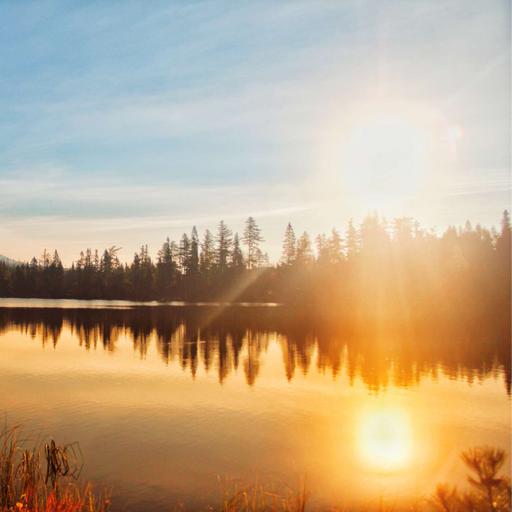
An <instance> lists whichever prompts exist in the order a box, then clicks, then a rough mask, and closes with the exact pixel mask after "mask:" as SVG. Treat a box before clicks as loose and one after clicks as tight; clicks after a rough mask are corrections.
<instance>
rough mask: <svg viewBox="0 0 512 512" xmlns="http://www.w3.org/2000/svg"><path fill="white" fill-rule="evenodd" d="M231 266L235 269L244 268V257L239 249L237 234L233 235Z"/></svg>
mask: <svg viewBox="0 0 512 512" xmlns="http://www.w3.org/2000/svg"><path fill="white" fill-rule="evenodd" d="M231 266H232V267H233V268H236V269H241V268H244V256H243V254H242V249H241V248H240V240H239V238H238V233H235V236H234V238H233V253H232V255H231Z"/></svg>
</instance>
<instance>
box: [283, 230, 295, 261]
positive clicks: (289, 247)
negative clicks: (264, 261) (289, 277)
mask: <svg viewBox="0 0 512 512" xmlns="http://www.w3.org/2000/svg"><path fill="white" fill-rule="evenodd" d="M295 245H296V240H295V232H294V231H293V227H292V225H291V223H290V222H288V225H287V226H286V231H285V232H284V240H283V251H282V256H281V262H282V263H284V264H285V265H291V264H292V263H293V262H294V261H295V256H296V246H295Z"/></svg>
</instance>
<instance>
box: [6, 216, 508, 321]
mask: <svg viewBox="0 0 512 512" xmlns="http://www.w3.org/2000/svg"><path fill="white" fill-rule="evenodd" d="M263 242H264V239H263V236H262V233H261V230H260V228H259V227H258V225H257V223H256V221H255V220H254V219H253V218H252V217H249V218H248V219H247V221H246V223H245V228H244V231H243V233H242V236H239V235H238V234H237V233H235V234H233V233H232V231H231V230H230V229H229V227H228V226H227V225H226V224H225V223H224V222H223V221H220V223H219V225H218V229H217V233H216V234H215V235H213V234H212V233H211V232H210V231H209V230H206V232H205V233H204V235H203V236H202V238H201V239H200V237H199V234H198V232H197V230H196V228H193V229H192V232H191V234H190V235H188V234H183V236H182V237H181V240H180V241H179V242H175V241H171V240H169V239H168V238H167V240H165V242H164V243H163V245H162V247H161V248H160V249H159V251H158V253H157V256H156V259H155V260H153V259H152V257H151V256H150V254H149V250H148V247H147V246H142V247H141V249H140V252H137V253H136V254H135V255H134V257H133V261H132V262H131V263H129V264H128V263H124V264H123V263H121V261H120V259H119V255H118V253H119V249H118V248H117V247H115V246H114V247H110V248H108V249H105V250H104V251H103V252H99V251H97V250H92V249H86V250H84V251H83V252H82V253H81V254H80V257H79V258H78V259H77V260H76V261H75V262H73V264H72V265H71V267H70V268H64V267H63V265H62V262H61V260H60V258H59V255H58V253H57V251H54V252H53V254H51V253H50V252H48V251H46V250H45V251H44V252H43V254H42V256H41V257H40V258H39V259H37V258H33V259H32V260H31V261H30V262H29V263H25V264H20V265H16V266H12V265H9V264H5V263H0V295H1V296H3V297H41V298H43V297H44V298H82V299H132V300H158V301H169V300H183V301H212V300H214V301H227V302H236V301H244V302H246V301H257V302H278V303H285V304H296V305H303V306H307V307H308V308H309V307H312V308H316V309H317V311H318V312H319V314H324V315H332V313H334V314H335V316H336V318H337V319H338V320H342V319H345V320H348V319H350V321H355V322H361V321H366V320H367V319H368V318H371V319H373V320H374V321H382V322H385V321H386V320H388V319H392V320H393V321H396V320H397V319H402V320H404V321H405V322H407V321H409V320H414V321H420V322H421V321H424V322H432V321H433V320H435V321H445V320H446V319H450V318H454V317H456V319H457V321H460V319H461V318H462V317H464V318H468V319H471V320H472V321H474V322H476V323H478V322H480V321H488V320H489V319H490V318H492V319H494V321H496V322H499V323H501V324H503V325H504V326H505V329H506V328H508V326H509V325H510V242H511V226H510V218H509V214H508V212H507V211H505V212H504V213H503V218H502V221H501V229H500V230H499V231H496V230H494V229H491V230H488V229H486V228H483V227H481V226H480V225H476V226H475V227H473V226H472V225H471V224H470V223H469V222H467V223H466V225H465V226H464V227H463V228H458V229H457V228H455V227H450V228H448V229H447V230H446V231H445V232H444V233H443V234H441V235H436V234H435V232H434V231H432V230H424V229H422V228H420V226H419V225H418V223H416V222H415V221H413V220H412V219H410V218H400V219H395V220H394V221H392V222H390V223H387V222H386V221H385V220H383V219H380V218H379V217H378V216H376V215H374V216H368V217H367V218H365V219H364V221H363V222H362V223H361V225H359V226H355V225H354V224H353V222H352V221H350V222H349V225H348V227H347V229H346V232H345V233H344V234H343V235H342V234H341V233H340V232H338V231H336V230H335V229H333V230H332V231H331V233H329V234H321V235H318V236H317V237H316V238H315V240H314V241H312V240H311V238H310V236H309V235H308V234H307V233H302V234H300V235H299V236H297V235H296V233H295V232H294V229H293V226H292V225H291V224H288V226H287V227H286V229H285V233H284V237H283V247H282V257H281V260H280V261H279V263H277V264H270V263H269V261H268V257H267V256H266V254H265V253H264V252H263V249H262V244H263Z"/></svg>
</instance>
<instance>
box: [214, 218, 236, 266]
mask: <svg viewBox="0 0 512 512" xmlns="http://www.w3.org/2000/svg"><path fill="white" fill-rule="evenodd" d="M216 241H217V265H218V267H219V269H220V270H225V269H226V268H227V266H228V259H229V255H230V253H231V247H232V245H233V235H232V233H231V230H230V229H229V228H228V227H227V225H226V223H225V222H224V221H223V220H221V221H220V222H219V227H218V230H217V239H216Z"/></svg>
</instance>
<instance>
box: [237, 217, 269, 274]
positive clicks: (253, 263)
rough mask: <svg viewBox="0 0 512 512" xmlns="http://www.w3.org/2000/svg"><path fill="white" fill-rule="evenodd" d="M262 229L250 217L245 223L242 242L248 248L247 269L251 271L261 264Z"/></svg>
mask: <svg viewBox="0 0 512 512" xmlns="http://www.w3.org/2000/svg"><path fill="white" fill-rule="evenodd" d="M263 241H264V240H263V237H262V236H261V229H260V228H259V226H258V225H257V224H256V221H255V220H254V218H253V217H248V218H247V220H246V221H245V228H244V233H243V237H242V242H243V243H244V245H245V246H246V247H247V268H249V269H251V268H254V267H257V266H258V265H259V264H260V259H259V258H260V256H261V251H260V248H259V245H260V243H261V242H263Z"/></svg>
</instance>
